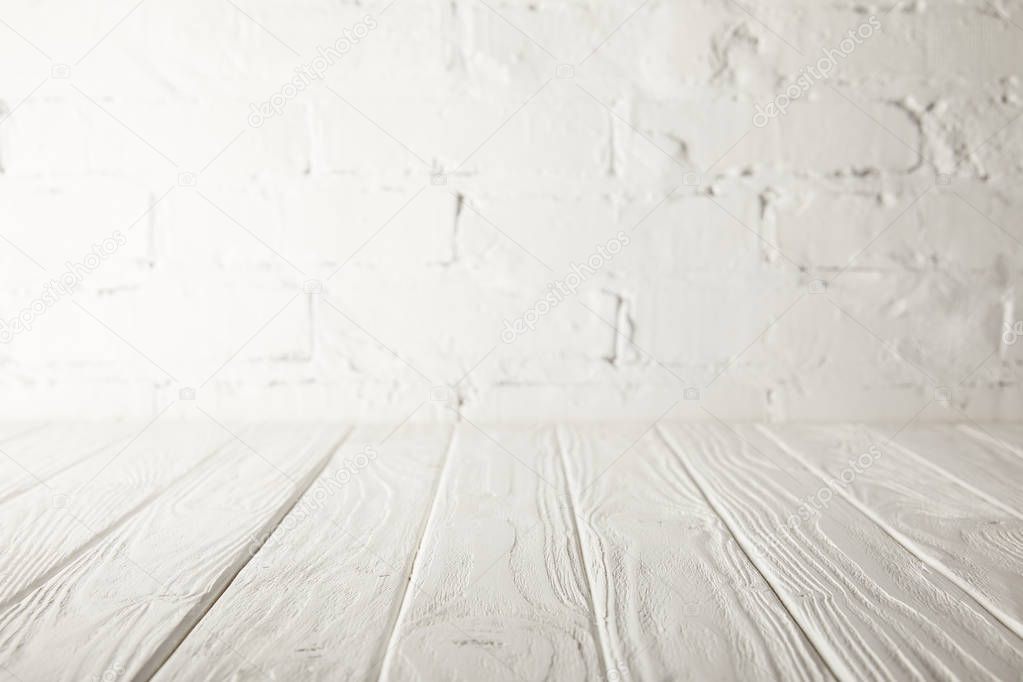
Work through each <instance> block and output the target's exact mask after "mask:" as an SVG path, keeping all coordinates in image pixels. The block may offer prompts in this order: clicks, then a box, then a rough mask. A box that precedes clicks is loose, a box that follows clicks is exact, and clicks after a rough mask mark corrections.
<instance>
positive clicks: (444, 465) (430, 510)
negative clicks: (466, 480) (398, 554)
mask: <svg viewBox="0 0 1023 682" xmlns="http://www.w3.org/2000/svg"><path fill="white" fill-rule="evenodd" d="M459 421H461V420H459ZM458 423H459V422H455V423H454V424H453V425H452V426H451V438H450V439H449V440H448V447H447V449H446V450H445V452H444V460H443V461H442V462H441V465H440V472H439V473H438V474H437V480H436V482H435V483H434V487H433V494H432V495H431V497H430V504H429V505H428V507H427V510H426V514H425V518H424V519H423V524H422V528H421V530H420V532H419V538H418V539H417V540H416V548H415V550H414V551H413V552H412V562H411V563H410V565H409V574H408V578H407V579H406V580H405V581H403V583H402V586H401V595H400V597H399V598H398V610H397V611H396V613H395V615H394V620H393V621H392V622H391V627H390V631H389V632H388V634H387V637H386V638H385V639H384V650H383V655H382V656H381V655H378V656H377V658H378V659H379V661H380V664H379V666H380V667H379V670H377V671H376V679H377V682H380V681H381V680H383V679H385V678H386V676H387V675H388V673H390V670H391V665H392V661H393V660H394V655H395V654H394V652H395V649H396V648H397V645H398V632H399V630H400V629H401V623H402V621H403V619H404V617H405V613H406V611H407V610H408V608H409V585H411V584H412V581H414V580H415V579H416V578H417V576H418V574H419V571H420V569H421V566H420V565H419V554H420V552H421V550H422V548H423V543H424V542H425V541H426V538H427V537H428V536H429V535H430V531H431V530H432V528H433V524H434V518H435V517H436V513H435V512H436V511H437V500H438V499H439V498H440V492H441V490H443V485H444V483H445V482H446V481H447V477H448V473H449V471H450V469H451V467H450V463H451V459H452V455H451V453H452V452H454V449H455V441H456V440H457V434H458ZM373 677H374V675H373V671H370V672H369V674H367V675H366V678H367V679H372V678H373Z"/></svg>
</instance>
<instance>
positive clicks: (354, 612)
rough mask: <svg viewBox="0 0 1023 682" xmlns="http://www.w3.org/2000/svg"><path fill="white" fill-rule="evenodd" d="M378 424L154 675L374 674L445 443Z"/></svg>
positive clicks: (441, 434) (357, 438) (445, 432)
mask: <svg viewBox="0 0 1023 682" xmlns="http://www.w3.org/2000/svg"><path fill="white" fill-rule="evenodd" d="M389 431H390V429H381V428H371V427H366V428H359V429H357V430H356V431H355V433H354V434H353V435H352V436H351V437H350V438H349V439H348V441H347V442H346V443H345V445H344V447H342V448H341V450H340V451H339V452H338V453H337V455H335V456H334V458H333V459H332V461H331V463H330V464H329V465H328V467H327V468H326V469H325V470H324V472H323V475H322V476H320V478H319V479H318V480H317V482H316V483H315V484H313V486H312V487H311V488H310V489H309V490H308V491H307V492H306V493H305V495H304V496H303V497H302V499H301V500H300V501H299V502H298V503H297V504H296V505H295V507H294V508H293V509H292V510H291V513H290V514H289V515H288V516H287V517H285V519H284V520H283V521H282V522H281V524H280V525H279V526H278V527H277V529H276V531H275V532H274V534H273V535H272V536H271V537H270V538H269V540H268V541H267V542H266V544H264V545H263V546H262V548H261V549H260V550H259V551H258V553H256V555H255V556H254V557H253V559H252V561H251V562H249V564H248V565H247V566H246V567H245V568H244V569H243V570H242V571H241V573H239V574H238V577H237V579H236V580H235V581H234V582H233V583H232V585H231V587H230V588H229V589H228V590H227V591H226V592H225V593H224V594H223V596H222V597H221V598H220V599H219V600H218V601H217V603H216V605H215V606H214V607H213V608H212V609H210V611H209V613H208V614H206V616H205V617H204V618H203V620H202V622H201V623H200V624H199V625H198V626H197V627H196V628H195V630H194V631H193V632H192V633H191V634H190V635H189V637H188V638H187V639H186V640H185V641H184V642H183V643H182V645H181V646H180V647H179V649H178V650H177V651H176V652H175V653H174V655H173V656H172V657H171V658H170V659H169V660H168V661H167V663H166V664H165V665H164V666H163V668H162V669H161V670H160V672H159V673H158V674H157V676H156V679H158V680H224V679H250V678H253V679H257V678H260V677H262V678H268V679H280V680H292V679H303V680H363V679H375V678H376V676H377V674H378V673H379V669H380V664H381V662H382V659H383V656H384V648H385V646H386V643H387V640H388V637H389V635H390V632H391V629H392V628H393V626H394V622H395V620H396V619H397V614H398V608H399V606H400V602H401V597H402V594H403V592H404V589H405V586H406V584H407V582H408V575H409V571H410V570H411V564H412V558H413V556H414V555H415V550H416V547H417V546H418V544H419V540H420V538H421V536H422V532H423V526H424V524H425V521H426V515H427V512H428V510H429V509H430V505H431V502H432V501H433V497H434V494H435V492H436V486H437V481H438V479H439V477H440V471H441V465H442V462H443V461H444V458H445V454H446V452H447V450H448V446H449V444H450V441H451V427H447V426H434V427H411V426H406V427H404V428H402V429H401V430H400V431H398V432H397V433H395V434H393V435H390V436H389V437H388V432H389ZM385 438H386V442H383V443H381V441H382V440H384V439H385Z"/></svg>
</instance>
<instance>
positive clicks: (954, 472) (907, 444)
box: [892, 426, 1023, 514]
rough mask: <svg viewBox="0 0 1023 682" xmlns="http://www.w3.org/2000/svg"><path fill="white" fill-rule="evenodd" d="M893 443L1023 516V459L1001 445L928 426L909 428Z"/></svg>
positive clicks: (960, 431)
mask: <svg viewBox="0 0 1023 682" xmlns="http://www.w3.org/2000/svg"><path fill="white" fill-rule="evenodd" d="M892 444H893V445H894V446H896V447H901V448H903V449H904V451H905V452H906V453H907V455H908V456H910V457H913V458H914V459H915V460H916V461H917V462H918V463H920V464H921V465H922V466H926V467H929V468H932V469H935V470H937V471H940V472H941V473H943V474H944V475H945V476H948V477H951V478H953V479H955V480H956V481H958V482H959V483H960V484H962V485H964V486H966V487H968V488H969V489H970V490H972V491H973V492H974V493H976V494H977V495H979V496H981V497H983V498H984V499H986V500H987V501H988V502H991V503H992V504H995V505H998V506H1000V507H1001V508H1002V509H1003V510H1004V511H1007V512H1009V513H1014V514H1021V513H1023V485H1020V481H1023V459H1021V458H1020V457H1017V456H1016V455H1015V454H1014V453H1013V452H1011V451H1010V450H1009V449H1007V448H1005V447H1002V446H1001V445H999V444H998V443H995V442H991V441H989V440H985V439H982V438H977V436H976V435H975V434H974V433H971V432H970V431H969V430H966V429H963V428H957V427H953V426H929V427H918V428H910V429H906V430H905V431H903V432H901V433H900V434H898V435H897V436H896V437H895V439H894V440H893V441H892Z"/></svg>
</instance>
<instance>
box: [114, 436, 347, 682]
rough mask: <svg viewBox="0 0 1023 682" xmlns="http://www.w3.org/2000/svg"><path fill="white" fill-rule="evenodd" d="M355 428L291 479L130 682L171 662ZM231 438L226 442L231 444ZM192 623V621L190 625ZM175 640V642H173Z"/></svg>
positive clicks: (145, 676) (147, 675)
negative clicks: (251, 538)
mask: <svg viewBox="0 0 1023 682" xmlns="http://www.w3.org/2000/svg"><path fill="white" fill-rule="evenodd" d="M353 431H354V429H353V428H352V427H348V428H347V429H345V431H344V433H342V434H341V436H340V437H339V438H338V440H337V441H336V442H335V443H334V445H333V446H331V447H329V448H328V449H327V454H326V455H324V456H323V457H321V458H320V460H319V461H318V462H316V464H314V465H313V466H312V467H311V468H310V469H309V471H308V472H306V474H305V475H304V476H303V477H302V478H300V479H298V480H295V479H292V483H293V484H294V488H293V489H292V491H291V494H290V495H289V496H288V497H287V498H286V499H285V500H284V502H283V503H282V504H281V505H280V506H279V507H278V508H277V509H276V510H275V511H274V513H273V514H271V515H270V517H269V518H268V519H267V521H266V523H264V524H263V526H262V527H261V528H259V529H258V531H257V534H256V538H257V539H259V540H260V541H259V542H258V543H251V544H249V545H247V546H246V547H244V548H242V550H241V551H240V552H239V553H238V555H237V556H236V557H235V559H234V561H232V562H230V563H228V564H227V565H226V566H225V567H224V570H223V571H221V573H220V575H219V576H217V578H216V580H214V581H213V583H212V586H211V587H210V589H209V590H207V591H206V594H204V595H203V596H202V597H200V598H199V600H198V601H197V602H196V604H195V606H193V607H192V608H191V609H189V610H188V612H187V613H185V615H184V616H182V618H181V620H180V621H179V622H178V624H177V625H176V626H175V627H174V628H173V629H172V630H171V631H170V632H169V633H168V634H167V636H166V637H165V638H164V640H163V641H162V642H161V643H160V644H159V645H157V647H156V648H155V649H154V650H153V653H152V654H151V655H150V656H149V658H148V659H147V660H146V662H145V663H143V664H142V665H141V666H140V667H139V670H138V672H136V673H135V674H134V675H133V676H132V682H136V681H141V680H149V679H151V678H152V677H153V676H155V675H156V674H157V673H158V672H160V668H162V667H163V666H164V665H165V664H166V663H167V661H169V660H170V658H171V656H173V655H174V652H176V651H177V650H178V648H179V647H180V646H181V645H182V644H183V643H184V641H185V640H186V639H188V636H189V635H190V634H192V632H193V631H194V630H195V628H196V627H197V626H198V625H199V623H201V622H202V620H203V618H205V617H206V614H208V613H209V612H210V610H211V609H212V608H213V607H214V606H215V605H216V604H217V602H218V601H220V598H221V597H222V596H224V594H225V593H226V592H227V590H228V589H229V588H230V587H231V585H233V584H234V581H235V579H236V578H237V577H238V575H239V574H240V573H241V572H242V571H243V570H244V569H245V567H246V566H248V565H249V562H251V561H252V560H253V559H255V558H256V555H258V554H259V552H260V551H261V550H262V549H263V547H264V546H265V545H266V543H267V542H268V541H269V540H270V536H271V535H273V533H274V532H275V531H276V530H277V528H279V527H280V525H281V523H282V522H283V521H284V519H285V518H286V517H287V516H288V514H290V513H291V510H292V509H294V508H295V505H297V504H298V503H299V501H300V500H301V499H302V498H303V497H304V496H305V494H306V492H308V491H309V489H310V488H312V487H313V485H314V484H315V483H316V481H318V480H319V478H320V476H321V475H322V474H323V472H324V470H325V469H326V468H327V466H328V465H329V464H330V462H331V461H333V459H334V457H335V456H336V455H337V453H338V451H339V450H340V449H341V446H342V445H344V443H345V442H346V441H347V440H348V438H349V436H351V434H352V432H353ZM233 440H234V438H232V439H230V440H229V441H228V442H233ZM189 621H191V622H189ZM175 640H176V641H175Z"/></svg>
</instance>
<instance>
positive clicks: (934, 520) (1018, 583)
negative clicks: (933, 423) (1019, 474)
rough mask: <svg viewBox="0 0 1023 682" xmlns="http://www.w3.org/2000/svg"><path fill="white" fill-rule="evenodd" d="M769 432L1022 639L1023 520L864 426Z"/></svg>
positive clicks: (900, 541) (782, 429)
mask: <svg viewBox="0 0 1023 682" xmlns="http://www.w3.org/2000/svg"><path fill="white" fill-rule="evenodd" d="M764 430H765V432H766V433H768V434H769V435H770V436H771V437H772V438H773V439H775V441H776V442H777V443H778V445H779V446H780V447H782V448H783V449H784V450H786V452H788V453H789V454H791V455H792V456H793V457H794V458H795V459H797V460H799V461H801V462H803V463H805V464H806V466H807V467H808V468H810V469H811V470H812V471H814V473H816V474H817V475H818V476H819V477H821V478H822V479H823V480H825V481H827V482H828V483H829V484H830V486H829V487H830V488H831V490H833V491H834V493H835V494H837V495H842V496H844V497H846V498H848V499H849V500H850V502H852V503H853V504H854V505H855V506H857V507H858V508H860V509H861V510H862V511H863V513H864V514H866V515H868V516H869V517H870V519H871V520H872V521H874V523H876V524H877V525H878V526H879V527H881V528H882V529H884V530H885V531H886V532H888V533H889V534H890V535H892V536H893V537H894V538H895V539H896V540H898V541H899V543H901V544H902V545H904V546H905V547H906V548H907V549H909V550H910V551H911V552H912V553H913V554H914V555H916V556H917V557H918V558H920V559H921V560H923V561H924V562H925V563H926V564H927V565H928V566H929V567H930V568H931V569H933V570H936V571H938V572H940V573H942V574H943V575H945V576H946V577H948V578H950V579H951V580H953V581H954V582H955V583H956V584H957V585H959V587H961V588H963V590H964V591H966V592H967V593H969V594H970V595H971V596H972V597H974V599H976V600H977V601H978V602H979V603H980V604H982V605H983V607H984V608H985V609H986V610H987V611H989V612H990V613H992V614H994V615H995V616H996V617H997V618H999V620H1001V621H1002V622H1003V623H1005V624H1006V625H1007V626H1008V627H1010V628H1011V629H1012V630H1013V631H1014V632H1015V633H1016V634H1017V635H1020V636H1023V589H1021V588H1023V519H1020V518H1018V517H1016V516H1013V515H1011V514H1008V513H1006V512H1004V511H1003V510H1002V509H1001V508H1000V507H998V506H995V505H993V504H991V503H989V502H987V501H986V500H984V499H983V498H981V497H978V496H976V495H973V494H972V493H971V492H970V491H969V490H968V489H966V488H964V487H963V486H962V485H960V484H959V483H958V482H957V481H955V480H954V479H953V478H951V477H948V476H944V475H942V474H941V473H940V472H938V471H935V470H934V469H930V468H928V467H921V466H916V462H915V461H914V460H913V459H912V458H910V457H907V456H906V454H905V452H903V451H901V450H899V449H898V448H893V447H890V446H889V445H888V444H887V443H886V442H885V441H884V440H881V439H879V438H878V437H877V435H876V434H875V433H873V432H871V431H868V430H866V429H864V428H861V427H858V426H851V425H850V426H839V427H832V426H829V427H824V426H815V427H771V428H770V429H766V428H765V429H764ZM1021 483H1023V481H1021Z"/></svg>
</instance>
